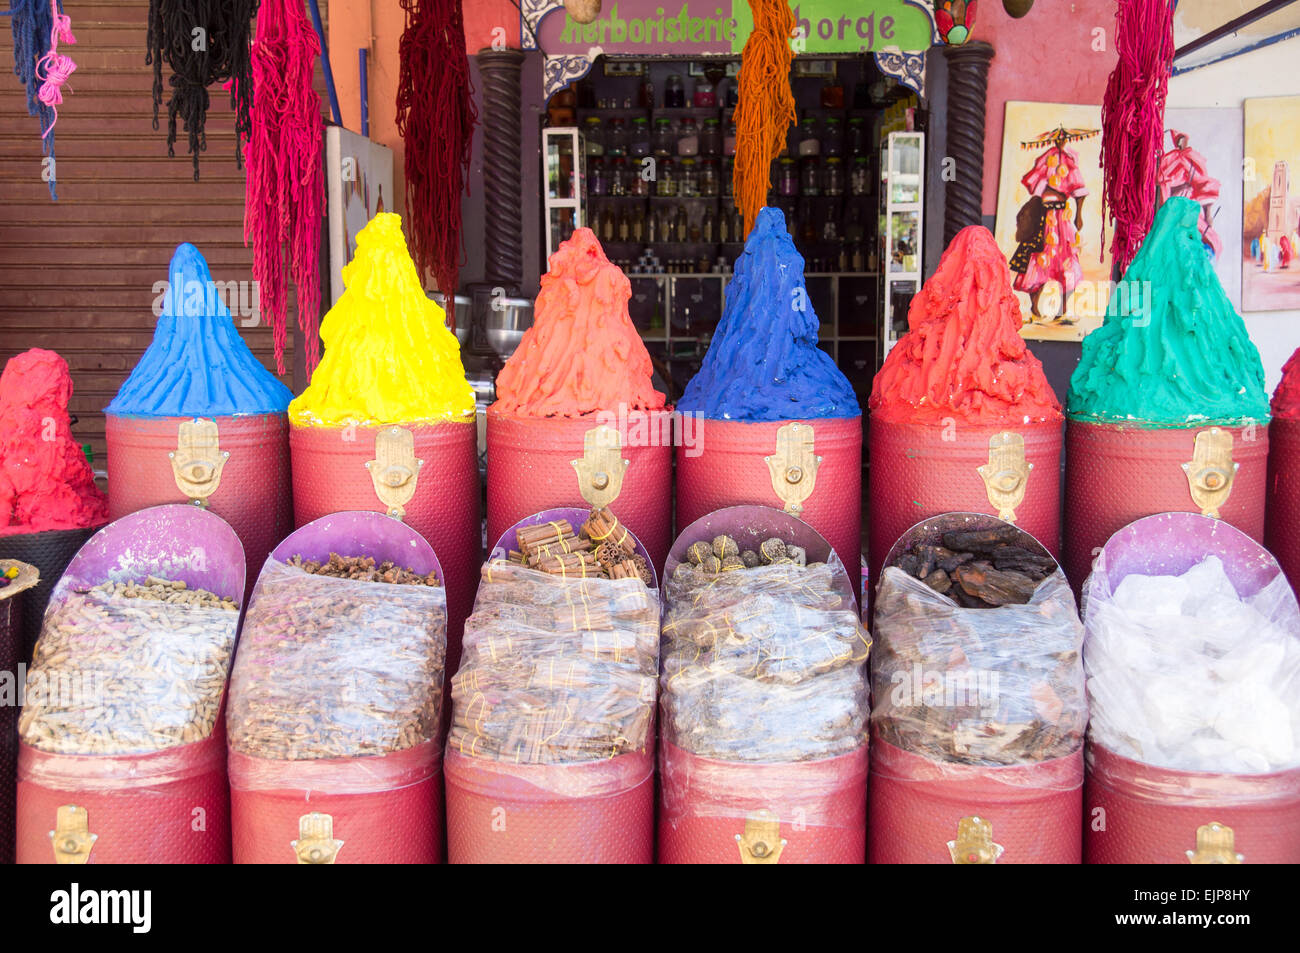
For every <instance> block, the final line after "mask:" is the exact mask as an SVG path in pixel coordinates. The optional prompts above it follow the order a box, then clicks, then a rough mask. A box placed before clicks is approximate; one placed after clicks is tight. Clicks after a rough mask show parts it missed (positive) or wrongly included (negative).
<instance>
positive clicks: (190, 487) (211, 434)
mask: <svg viewBox="0 0 1300 953" xmlns="http://www.w3.org/2000/svg"><path fill="white" fill-rule="evenodd" d="M167 458H168V459H169V460H171V464H172V477H173V478H174V479H175V480H176V489H178V490H180V491H181V492H182V493H184V494H185V496H187V497H188V498H189V500H190V502H191V503H194V504H195V505H196V506H203V507H206V506H207V505H208V497H210V496H211V495H212V494H213V493H216V492H217V488H218V487H219V486H220V485H221V471H222V468H224V467H225V465H226V461H227V460H229V459H230V452H229V451H228V450H222V449H221V440H220V434H219V432H218V430H217V422H216V421H215V420H204V419H202V418H200V417H195V418H194V419H193V420H185V421H182V422H181V424H180V426H179V427H178V428H177V431H176V449H175V450H173V451H171V452H170V453H168V454H167Z"/></svg>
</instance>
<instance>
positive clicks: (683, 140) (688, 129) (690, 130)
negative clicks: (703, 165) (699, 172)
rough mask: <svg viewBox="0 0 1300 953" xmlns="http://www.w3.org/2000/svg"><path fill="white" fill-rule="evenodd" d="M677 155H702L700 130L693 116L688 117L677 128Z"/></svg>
mask: <svg viewBox="0 0 1300 953" xmlns="http://www.w3.org/2000/svg"><path fill="white" fill-rule="evenodd" d="M677 154H678V155H679V156H697V155H699V154H700V129H699V126H697V125H696V123H695V119H694V117H692V116H687V117H686V118H685V119H683V120H682V121H681V123H680V124H679V125H678V127H677Z"/></svg>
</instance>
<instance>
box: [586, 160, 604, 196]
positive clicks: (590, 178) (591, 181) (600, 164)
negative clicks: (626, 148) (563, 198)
mask: <svg viewBox="0 0 1300 953" xmlns="http://www.w3.org/2000/svg"><path fill="white" fill-rule="evenodd" d="M587 194H589V195H608V194H609V177H608V174H607V173H606V170H605V160H604V159H594V158H593V159H591V160H589V161H588V162H587Z"/></svg>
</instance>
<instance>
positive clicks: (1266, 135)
mask: <svg viewBox="0 0 1300 953" xmlns="http://www.w3.org/2000/svg"><path fill="white" fill-rule="evenodd" d="M1243 118H1244V134H1243V140H1244V151H1243V155H1244V157H1245V158H1244V161H1243V162H1242V169H1241V177H1242V185H1243V196H1242V215H1241V255H1240V257H1241V310H1242V311H1282V310H1289V309H1293V308H1300V234H1297V232H1298V231H1300V194H1297V195H1292V194H1291V172H1292V171H1297V172H1300V96H1273V97H1269V98H1267V99H1248V100H1246V105H1245V110H1244V117H1243ZM1297 185H1300V183H1297Z"/></svg>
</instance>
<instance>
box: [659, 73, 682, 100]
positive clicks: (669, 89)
mask: <svg viewBox="0 0 1300 953" xmlns="http://www.w3.org/2000/svg"><path fill="white" fill-rule="evenodd" d="M664 108H666V109H684V108H686V87H685V86H683V85H682V77H681V74H680V73H669V74H668V80H667V82H665V83H664Z"/></svg>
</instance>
